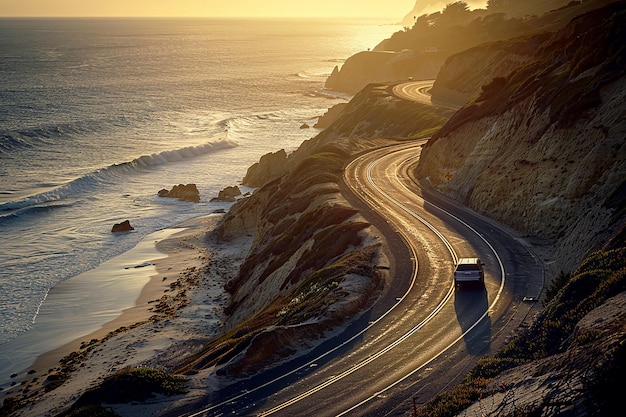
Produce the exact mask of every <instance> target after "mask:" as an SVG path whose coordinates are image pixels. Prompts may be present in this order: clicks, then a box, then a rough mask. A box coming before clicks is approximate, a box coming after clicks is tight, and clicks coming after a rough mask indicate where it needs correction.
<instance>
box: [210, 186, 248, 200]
mask: <svg viewBox="0 0 626 417" xmlns="http://www.w3.org/2000/svg"><path fill="white" fill-rule="evenodd" d="M240 195H241V190H240V189H239V187H237V186H234V187H226V188H224V189H223V190H221V191H220V192H219V193H218V195H217V197H214V198H212V199H211V201H225V202H227V203H234V202H235V197H237V196H240Z"/></svg>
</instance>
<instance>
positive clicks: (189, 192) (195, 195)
mask: <svg viewBox="0 0 626 417" xmlns="http://www.w3.org/2000/svg"><path fill="white" fill-rule="evenodd" d="M159 197H167V198H177V199H179V200H180V201H190V202H193V203H198V202H200V192H199V191H198V187H196V184H187V185H184V184H178V185H175V186H174V187H172V189H171V190H169V191H168V190H167V189H165V188H164V189H162V190H160V191H159Z"/></svg>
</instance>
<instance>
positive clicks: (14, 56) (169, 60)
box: [0, 19, 399, 353]
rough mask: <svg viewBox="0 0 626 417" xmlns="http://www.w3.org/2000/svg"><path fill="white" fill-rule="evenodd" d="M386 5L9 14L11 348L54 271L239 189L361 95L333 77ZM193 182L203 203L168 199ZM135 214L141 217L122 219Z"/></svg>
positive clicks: (3, 303) (1, 42)
mask: <svg viewBox="0 0 626 417" xmlns="http://www.w3.org/2000/svg"><path fill="white" fill-rule="evenodd" d="M398 29H399V27H398V26H396V25H393V24H388V23H387V22H382V21H375V20H351V21H346V20H339V19H337V20H315V19H276V20H273V19H260V20H258V19H257V20H255V19H0V239H1V240H0V353H1V350H2V344H5V343H6V342H8V341H11V340H12V339H15V338H16V337H18V336H19V335H21V334H24V333H25V332H28V331H29V330H30V329H31V328H32V327H33V325H34V323H36V322H37V319H38V312H39V311H40V310H41V308H42V305H45V300H46V296H47V294H48V293H49V291H50V290H51V289H52V288H53V287H54V286H55V285H57V284H59V283H61V282H64V281H66V280H68V279H70V278H71V277H75V276H77V275H79V274H82V273H86V272H88V271H92V270H94V269H95V268H97V267H98V266H99V265H102V264H103V263H105V262H106V261H107V260H110V259H112V258H114V257H116V256H118V255H120V254H123V253H124V252H126V251H129V250H130V249H131V248H133V247H135V246H136V245H138V244H139V243H140V242H141V241H142V240H143V239H145V238H146V237H147V236H149V235H152V234H154V233H155V232H157V231H159V230H162V229H165V228H168V227H173V226H176V225H177V224H180V223H181V222H183V221H185V220H188V219H190V218H193V217H197V216H201V215H206V214H208V213H210V212H212V211H214V210H217V209H227V208H228V207H229V205H228V204H226V203H212V202H210V201H209V200H210V199H211V198H212V197H214V196H216V195H217V193H218V191H219V190H220V189H222V188H224V187H226V186H229V185H237V184H239V183H240V181H241V179H242V178H243V176H244V174H245V172H246V170H247V168H248V166H250V165H251V164H253V163H254V162H256V161H257V160H258V159H259V157H260V156H261V155H263V154H265V153H267V152H273V151H276V150H278V149H281V148H282V149H285V150H286V151H288V152H289V151H292V150H294V149H295V148H297V147H298V146H299V145H300V143H302V141H304V140H306V139H309V138H311V137H313V136H315V135H316V134H317V131H316V130H315V129H301V128H300V127H301V125H302V124H303V123H308V124H309V125H311V126H312V125H313V124H314V123H315V121H316V120H317V116H319V115H321V114H323V113H324V112H325V111H326V110H327V109H328V108H329V107H330V106H332V105H334V104H336V103H339V102H344V101H346V100H347V99H348V98H349V97H345V96H342V95H339V94H335V93H332V92H330V91H326V90H325V89H324V81H325V78H326V77H327V76H328V75H329V74H330V72H331V71H332V69H333V68H334V67H335V65H341V62H342V61H343V60H344V59H345V58H347V57H349V56H350V55H352V54H354V53H356V52H359V51H362V50H366V49H368V48H373V47H374V46H376V44H377V43H378V42H380V41H381V40H382V39H384V38H386V37H389V36H390V35H391V34H392V33H393V32H394V31H397V30H398ZM180 183H184V184H187V183H195V184H197V186H198V189H199V191H200V195H201V199H202V201H201V202H200V203H198V204H194V203H185V202H179V201H177V200H172V199H164V198H159V197H158V196H157V192H158V191H159V190H160V189H162V188H167V189H169V188H171V187H172V186H173V185H175V184H180ZM126 219H128V220H130V222H131V224H132V225H133V226H134V227H135V230H134V231H133V232H131V233H122V234H113V233H111V227H112V225H113V224H114V223H118V222H120V221H123V220H126Z"/></svg>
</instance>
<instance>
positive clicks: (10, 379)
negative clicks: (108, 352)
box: [0, 214, 221, 401]
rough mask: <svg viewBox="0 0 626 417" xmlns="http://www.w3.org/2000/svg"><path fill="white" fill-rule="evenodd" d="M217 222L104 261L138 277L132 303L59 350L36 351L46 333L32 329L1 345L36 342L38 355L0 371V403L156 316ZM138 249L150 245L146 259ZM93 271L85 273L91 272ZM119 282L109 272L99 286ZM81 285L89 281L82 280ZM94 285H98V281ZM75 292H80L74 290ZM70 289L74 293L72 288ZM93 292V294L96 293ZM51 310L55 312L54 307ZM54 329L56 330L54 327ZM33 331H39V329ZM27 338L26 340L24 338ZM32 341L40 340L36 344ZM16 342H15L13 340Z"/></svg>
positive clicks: (205, 220) (211, 218)
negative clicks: (85, 349)
mask: <svg viewBox="0 0 626 417" xmlns="http://www.w3.org/2000/svg"><path fill="white" fill-rule="evenodd" d="M220 218H221V214H208V215H202V216H198V217H196V218H193V219H190V220H188V221H186V222H184V223H182V224H180V225H176V226H173V227H170V228H166V229H162V230H159V231H157V232H155V233H152V234H150V235H148V236H146V237H145V238H144V239H143V240H142V241H141V242H140V244H138V245H137V246H136V247H135V248H133V249H131V250H130V251H128V252H126V253H124V254H122V255H120V257H116V258H114V259H112V260H110V261H107V262H105V264H106V263H109V266H110V265H111V264H113V265H115V267H114V269H115V270H119V269H120V268H121V267H123V268H124V271H126V272H129V273H131V274H132V273H136V274H137V275H142V274H143V275H144V276H143V279H144V283H143V285H141V288H140V289H139V291H138V292H139V294H138V295H137V294H136V293H135V296H134V301H133V303H132V305H131V306H129V307H126V308H122V307H123V306H119V305H118V306H111V308H110V311H107V312H105V313H103V315H104V316H106V315H108V314H115V317H114V318H113V319H111V320H108V321H106V322H105V323H101V324H100V325H99V326H98V328H97V329H93V328H92V329H90V331H89V332H88V333H84V334H83V335H80V336H77V337H72V338H71V339H67V340H65V342H64V343H63V344H62V345H61V346H54V345H52V346H54V347H51V348H42V345H41V342H43V341H44V340H45V337H46V334H45V332H43V333H42V332H41V331H40V330H41V329H38V332H39V334H34V333H32V331H33V330H34V328H33V329H31V330H30V331H29V332H26V333H25V334H24V335H21V339H20V337H19V336H18V338H16V339H13V340H11V341H9V342H7V344H6V345H7V346H4V348H5V351H6V350H8V349H7V348H11V346H9V344H12V345H18V346H19V345H20V344H22V345H23V344H24V340H26V341H27V342H26V343H33V340H34V341H35V342H39V343H36V344H37V346H36V349H38V350H39V351H41V352H40V353H39V354H37V355H35V356H34V357H33V358H32V359H31V360H30V361H29V364H28V365H26V366H20V367H19V368H20V369H19V371H13V370H8V371H3V372H6V373H7V374H6V375H4V374H3V375H0V380H1V381H2V385H1V391H0V392H2V394H3V397H0V400H1V401H3V400H4V399H5V398H7V397H14V396H17V397H20V393H22V395H26V393H30V394H29V395H32V393H33V392H34V391H36V390H38V389H40V388H42V387H43V385H45V383H46V381H49V380H50V376H51V375H53V374H56V373H57V372H58V370H59V369H60V367H61V360H62V359H64V358H67V357H68V355H74V354H76V353H77V352H79V351H82V348H83V347H84V346H89V345H92V344H97V342H100V343H103V342H104V341H105V340H106V339H107V338H109V337H112V336H115V335H118V334H123V333H126V331H127V330H129V329H133V328H134V327H136V326H138V325H141V324H145V323H147V322H149V321H150V318H151V317H153V316H156V315H158V314H160V313H159V312H158V310H159V308H158V303H159V301H160V300H163V299H164V298H165V297H166V296H167V295H168V294H169V293H171V292H173V288H170V287H171V286H172V284H173V283H175V282H177V280H178V279H179V277H181V276H183V275H189V274H191V273H193V272H194V271H197V270H198V269H199V268H200V267H201V266H202V264H203V263H205V262H206V253H204V251H203V249H204V248H203V246H202V244H201V242H200V241H201V240H202V237H203V236H204V235H205V234H206V233H208V232H210V231H211V230H212V229H213V228H214V227H215V225H216V224H217V222H218V220H219V219H220ZM155 234H156V235H158V234H165V235H166V236H165V237H163V238H160V239H157V240H155V241H154V242H150V240H153V239H154V238H155ZM189 241H193V242H189ZM140 245H143V246H144V248H143V249H145V246H150V250H151V251H152V256H150V259H145V256H143V257H142V256H141V255H142V254H144V252H143V251H142V250H141V249H139V250H138V253H137V248H138V247H139V246H140ZM133 251H135V252H133ZM129 258H130V259H134V260H135V261H136V262H132V263H128V262H127V260H128V259H129ZM103 265H104V264H103ZM99 268H100V267H99ZM99 268H96V269H94V270H92V271H90V272H93V271H97V270H98V269H99ZM146 268H150V269H146ZM147 271H149V275H148V276H145V275H146V274H145V273H146V272H147ZM82 275H83V274H81V275H79V276H77V277H79V278H78V279H77V280H75V281H74V282H72V283H70V284H75V283H76V281H78V280H81V279H84V278H85V277H84V276H82ZM123 278H124V277H123V276H122V277H120V276H116V275H115V274H111V275H109V276H108V277H107V280H108V281H107V282H105V284H104V287H107V286H109V285H112V284H114V283H113V282H111V281H116V280H117V281H119V280H120V279H123ZM68 281H70V280H68ZM68 281H65V282H64V283H67V282H68ZM87 281H88V280H87ZM64 283H62V284H64ZM83 284H85V283H83ZM87 284H90V283H89V282H87ZM98 284H102V283H101V282H98ZM67 286H68V284H66V285H65V287H67ZM78 288H80V286H79V287H78ZM53 289H54V288H53ZM73 289H74V290H76V288H73ZM98 289H99V288H98ZM98 289H96V291H94V292H97V290H98ZM57 290H58V289H57ZM107 290H110V288H107ZM52 292H53V290H52V289H51V293H52ZM61 292H62V291H61ZM62 295H66V294H62ZM72 295H73V296H76V295H77V294H76V293H72ZM109 295H111V294H109ZM54 298H55V296H54V295H53V296H51V298H50V300H48V299H47V300H46V302H49V303H50V302H52V303H53V304H54ZM117 299H118V298H117V297H115V296H114V297H111V300H117ZM42 307H43V305H42ZM53 307H54V308H58V307H59V306H53ZM61 307H62V306H61ZM116 307H117V308H116ZM46 308H47V310H48V313H49V312H50V308H49V306H46ZM54 308H53V310H54ZM115 311H118V313H117V314H116V313H115ZM57 313H59V316H58V317H57V320H63V318H64V314H66V313H65V312H61V311H57ZM57 326H59V324H58V323H57ZM39 327H41V325H40V326H39ZM92 327H93V326H92ZM139 327H141V326H139ZM120 329H122V330H120ZM27 334H28V336H26V335H27ZM70 334H71V332H70ZM38 338H39V339H40V340H36V339H38ZM17 339H20V340H19V341H17V342H15V341H16V340H17ZM46 349H47V350H46ZM9 374H10V375H9ZM71 378H73V375H71V374H70V375H69V377H68V379H71ZM55 392H56V390H53V391H51V394H54V393H55Z"/></svg>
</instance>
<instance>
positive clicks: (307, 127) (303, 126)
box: [300, 123, 311, 129]
mask: <svg viewBox="0 0 626 417" xmlns="http://www.w3.org/2000/svg"><path fill="white" fill-rule="evenodd" d="M310 127H311V126H309V124H308V123H303V124H302V126H300V129H309V128H310Z"/></svg>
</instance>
